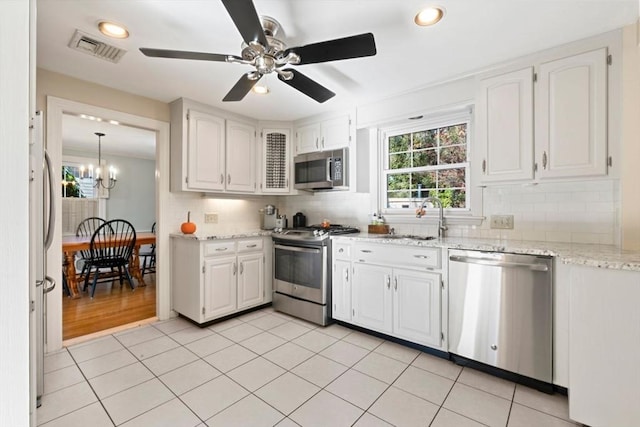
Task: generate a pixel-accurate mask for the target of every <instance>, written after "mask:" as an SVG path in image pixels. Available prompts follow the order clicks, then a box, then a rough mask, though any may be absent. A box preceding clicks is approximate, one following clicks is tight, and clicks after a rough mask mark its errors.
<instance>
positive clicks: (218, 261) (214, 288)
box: [183, 256, 236, 320]
mask: <svg viewBox="0 0 640 427" xmlns="http://www.w3.org/2000/svg"><path fill="white" fill-rule="evenodd" d="M202 292H203V309H202V311H203V313H202V314H203V317H204V319H213V318H216V317H220V316H224V315H225V314H229V313H232V312H233V311H235V309H236V257H235V256H233V257H220V258H217V257H211V258H205V260H204V283H203V287H202ZM183 314H184V313H183ZM193 320H196V319H193Z"/></svg>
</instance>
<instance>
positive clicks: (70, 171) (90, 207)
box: [61, 156, 106, 236]
mask: <svg viewBox="0 0 640 427" xmlns="http://www.w3.org/2000/svg"><path fill="white" fill-rule="evenodd" d="M90 163H91V159H87V158H82V157H72V156H63V158H62V215H61V216H62V234H63V235H65V236H66V235H70V236H72V235H74V234H75V232H76V229H77V228H78V224H79V223H80V222H81V221H82V220H83V219H85V218H89V217H92V216H99V217H102V218H104V217H105V211H106V207H105V203H104V199H101V198H99V197H101V196H100V194H99V191H98V190H97V189H96V188H95V187H94V186H93V184H94V181H93V179H91V178H82V173H81V170H80V168H81V166H82V165H85V166H86V165H88V164H90Z"/></svg>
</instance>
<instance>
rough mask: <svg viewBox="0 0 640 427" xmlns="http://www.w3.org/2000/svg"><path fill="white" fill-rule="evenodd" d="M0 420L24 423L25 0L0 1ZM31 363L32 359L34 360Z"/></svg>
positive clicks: (27, 73) (27, 370)
mask: <svg viewBox="0 0 640 427" xmlns="http://www.w3.org/2000/svg"><path fill="white" fill-rule="evenodd" d="M0 52H2V54H1V55H0V76H2V78H0V94H2V95H1V97H2V102H0V152H2V155H1V156H0V183H1V184H0V186H1V188H2V191H1V193H0V194H2V200H3V202H4V203H5V206H3V208H2V209H0V236H1V237H0V239H1V241H2V244H1V245H0V271H2V280H0V425H2V426H26V425H29V406H30V405H29V378H30V367H29V117H30V112H29V107H30V106H29V77H30V71H29V1H28V0H3V1H1V2H0ZM34 363H35V362H34Z"/></svg>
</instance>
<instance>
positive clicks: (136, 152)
mask: <svg viewBox="0 0 640 427" xmlns="http://www.w3.org/2000/svg"><path fill="white" fill-rule="evenodd" d="M155 157H156V132H153V131H150V130H147V129H141V128H137V127H131V126H128V125H126V124H120V123H117V122H115V121H113V120H106V119H102V118H100V117H94V116H90V115H87V114H81V115H72V114H69V113H66V112H65V113H64V114H63V117H62V169H61V179H62V191H61V194H62V212H61V219H62V236H63V239H68V238H74V237H75V236H76V234H77V229H78V227H79V225H80V224H81V223H82V222H83V221H85V220H86V219H87V218H101V219H103V220H105V221H109V220H112V219H125V220H127V221H128V222H130V223H131V224H132V225H133V227H134V229H135V230H136V232H137V233H138V236H139V237H140V236H142V235H141V234H140V233H145V232H146V233H149V232H152V231H153V230H155V227H154V224H155V222H156V219H155V205H156V204H155V194H156V189H155V185H156V180H155V171H156V159H155ZM98 167H99V168H100V170H101V171H104V172H103V174H102V175H104V177H105V179H102V180H99V179H97V177H98V176H101V175H99V173H98V172H97V171H98V169H97V168H98ZM85 224H90V225H91V226H89V227H82V228H83V231H84V234H85V235H86V234H87V233H89V232H90V231H92V229H93V226H94V225H97V224H98V223H97V222H96V221H95V220H93V219H92V220H89V221H88V222H85ZM154 247H155V245H154V246H150V245H145V246H142V247H141V253H143V254H148V256H146V257H143V260H146V261H147V263H146V264H147V265H148V264H149V263H151V259H152V257H151V253H152V252H151V251H152V250H153V248H154ZM76 255H77V256H76V257H75V259H74V266H75V270H76V271H77V272H78V273H81V272H85V275H84V276H83V275H82V274H80V275H79V276H78V275H77V274H75V275H74V278H75V279H76V281H77V285H78V286H77V288H78V292H75V291H74V292H73V296H76V298H74V297H72V295H71V292H69V289H68V288H69V286H68V287H67V289H64V288H63V291H66V292H63V298H62V339H63V340H64V341H66V340H69V339H72V338H77V337H81V336H84V335H88V334H93V333H96V332H100V331H104V330H107V329H111V328H115V327H121V326H122V325H126V324H130V323H133V322H140V321H143V320H146V319H149V318H152V317H155V315H156V310H155V309H156V292H155V270H154V269H150V268H147V269H145V270H146V271H143V273H141V275H142V274H144V273H148V274H144V277H143V279H144V280H143V281H140V280H139V278H138V279H136V278H134V279H133V283H134V284H135V286H136V288H135V292H132V291H131V288H130V287H129V286H128V284H127V283H125V284H124V286H122V285H121V284H120V280H119V275H114V274H111V273H108V272H103V274H102V275H101V277H100V281H99V283H98V284H97V286H96V291H95V296H94V297H93V298H91V297H89V295H90V293H89V292H88V290H89V289H90V288H91V285H90V283H91V280H90V279H91V277H90V275H88V274H87V272H86V270H85V269H84V265H85V262H86V260H85V259H84V257H85V256H88V255H89V254H88V252H87V251H83V252H79V253H77V254H76ZM63 256H64V255H63ZM66 263H68V261H67V260H66V259H65V264H66ZM87 276H89V277H87ZM109 276H111V277H109ZM65 278H66V279H67V280H66V282H67V283H70V280H69V275H68V274H67V275H65ZM87 278H88V279H89V280H87V281H86V282H87V283H88V284H89V286H87V287H86V288H85V279H87ZM74 283H75V281H74ZM65 293H68V295H65ZM77 296H79V298H77Z"/></svg>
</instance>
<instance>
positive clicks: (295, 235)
mask: <svg viewBox="0 0 640 427" xmlns="http://www.w3.org/2000/svg"><path fill="white" fill-rule="evenodd" d="M359 232H360V230H359V229H358V228H356V227H351V226H348V225H340V224H331V225H330V226H329V227H323V226H322V225H311V226H309V227H299V228H285V229H282V228H276V229H274V230H273V236H274V237H277V238H279V239H290V240H323V239H327V238H329V236H337V235H339V234H353V233H359Z"/></svg>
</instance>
